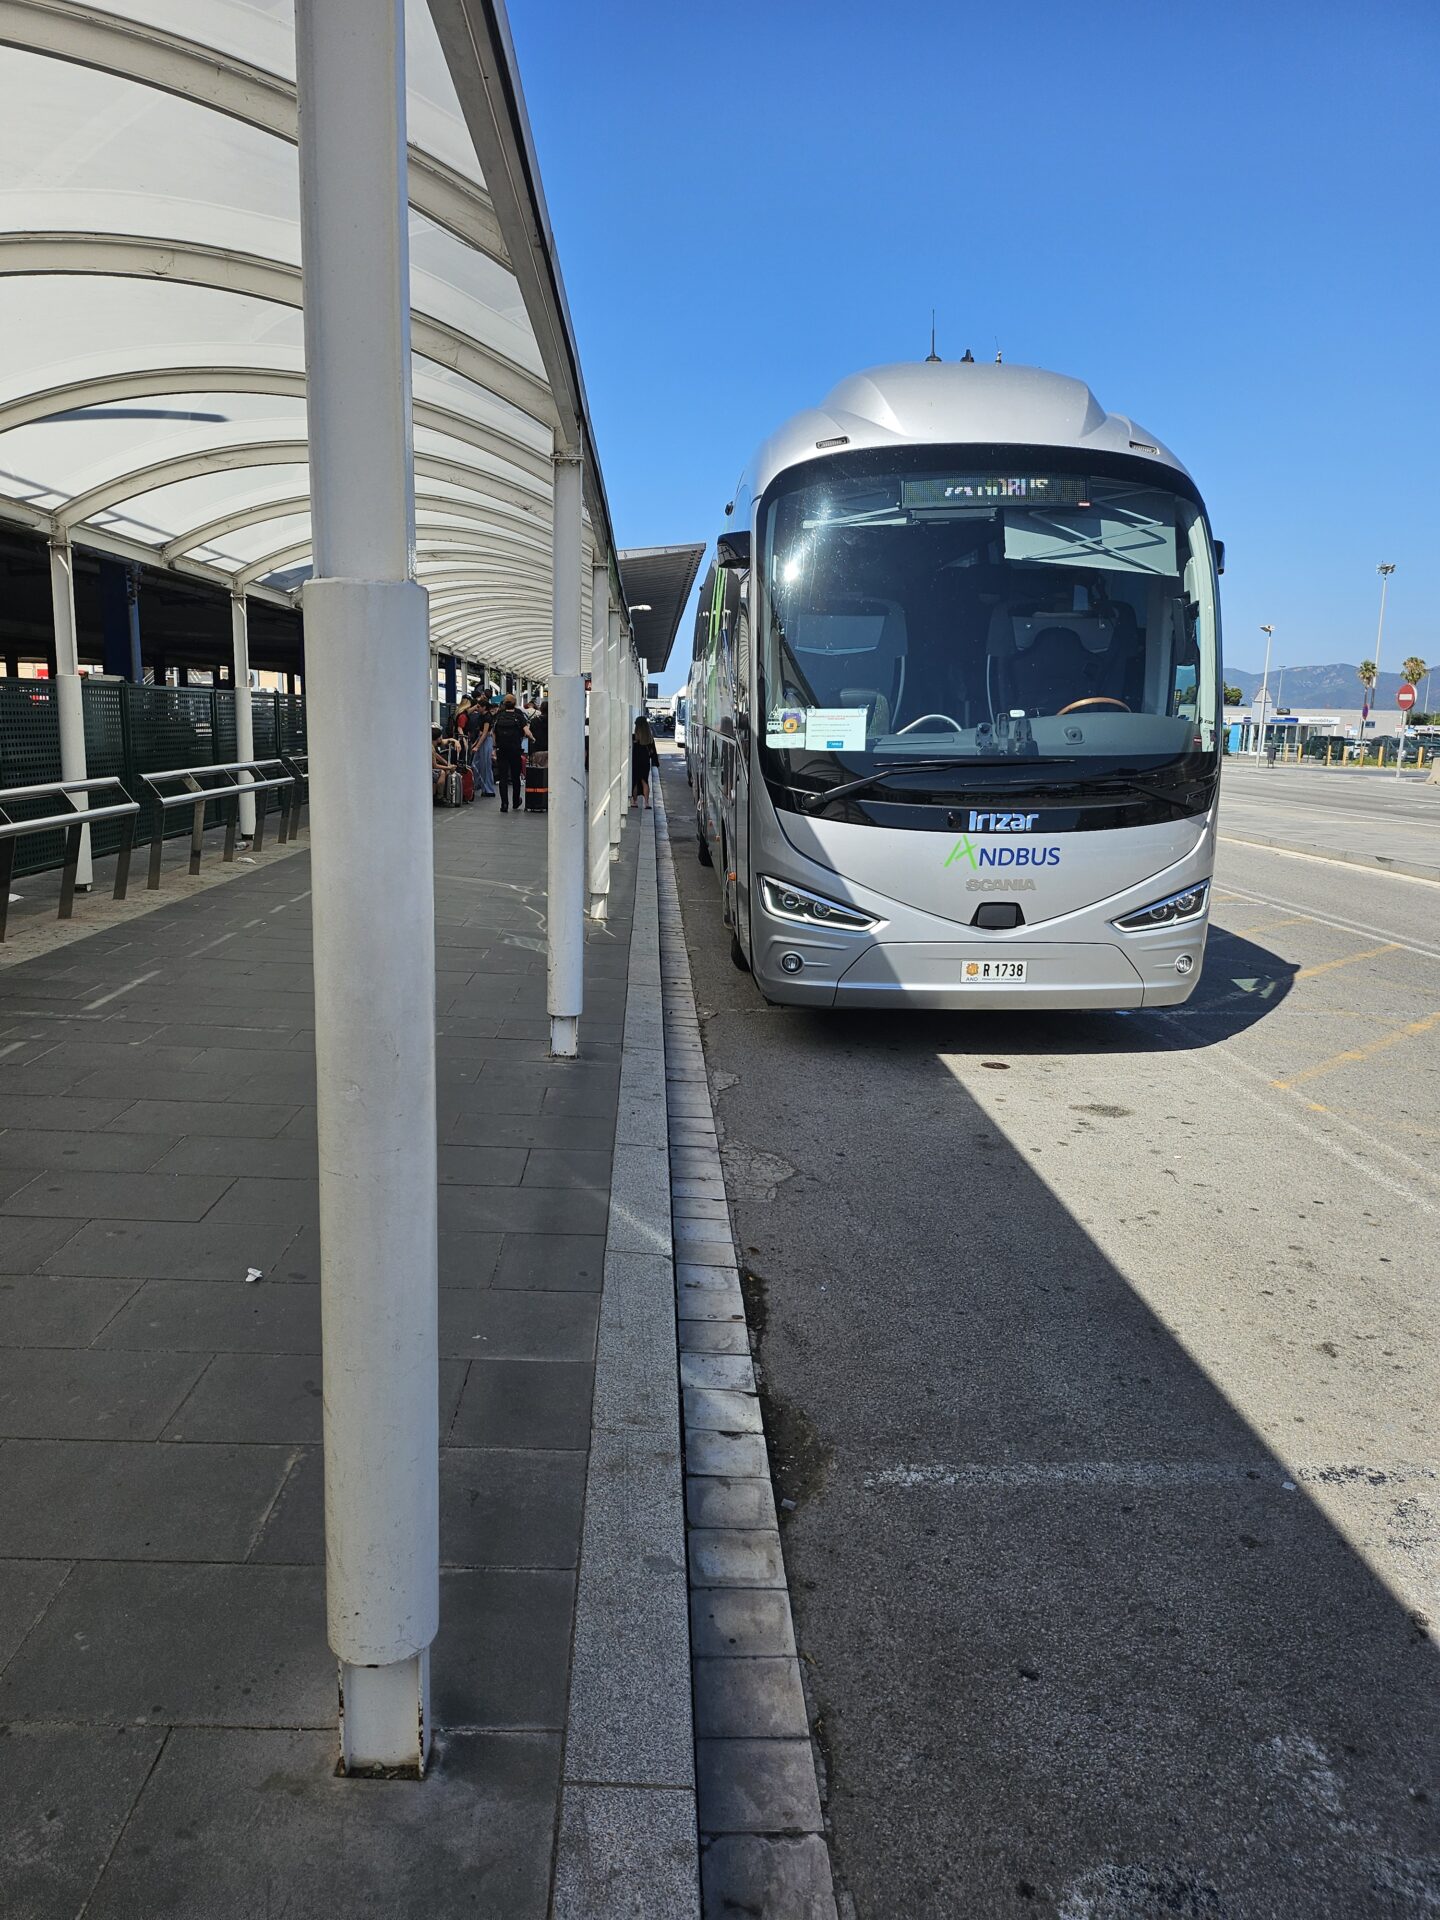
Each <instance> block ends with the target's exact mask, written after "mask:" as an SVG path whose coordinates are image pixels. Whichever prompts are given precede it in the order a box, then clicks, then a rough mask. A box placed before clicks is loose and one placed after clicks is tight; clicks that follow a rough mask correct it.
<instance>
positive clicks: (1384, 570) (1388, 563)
mask: <svg viewBox="0 0 1440 1920" xmlns="http://www.w3.org/2000/svg"><path fill="white" fill-rule="evenodd" d="M1375 571H1376V572H1377V573H1378V574H1379V576H1380V624H1379V626H1378V627H1376V629H1375V697H1376V699H1378V698H1379V697H1380V642H1381V641H1382V640H1383V639H1384V637H1385V595H1386V592H1387V590H1388V589H1389V586H1390V576H1391V574H1392V573H1393V572H1394V571H1395V562H1394V561H1393V560H1382V561H1381V562H1380V564H1379V566H1378V567H1376V569H1375ZM1360 745H1361V746H1362V748H1363V746H1364V745H1365V727H1364V723H1363V721H1362V723H1361V727H1360ZM1375 749H1376V752H1377V753H1378V752H1379V749H1380V741H1379V736H1378V735H1377V736H1376V741H1375ZM1362 758H1363V754H1362Z"/></svg>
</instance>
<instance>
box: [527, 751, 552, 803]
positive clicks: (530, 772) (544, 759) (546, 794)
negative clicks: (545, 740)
mask: <svg viewBox="0 0 1440 1920" xmlns="http://www.w3.org/2000/svg"><path fill="white" fill-rule="evenodd" d="M549 806H550V756H549V754H548V753H546V752H545V751H544V750H543V749H542V750H541V751H540V752H539V753H531V754H530V756H529V757H528V759H527V760H526V762H525V811H526V812H527V813H545V812H546V811H547V810H548V809H549Z"/></svg>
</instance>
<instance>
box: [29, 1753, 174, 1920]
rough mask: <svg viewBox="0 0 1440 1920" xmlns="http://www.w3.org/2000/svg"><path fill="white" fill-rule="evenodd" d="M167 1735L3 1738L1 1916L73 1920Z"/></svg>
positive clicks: (81, 1906) (36, 1919)
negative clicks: (2, 1914)
mask: <svg viewBox="0 0 1440 1920" xmlns="http://www.w3.org/2000/svg"><path fill="white" fill-rule="evenodd" d="M164 1737H165V1736H164V1732H163V1729H160V1728H148V1727H134V1728H130V1727H126V1728H102V1729H97V1728H93V1727H31V1728H13V1729H11V1730H9V1731H8V1732H7V1733H6V1734H5V1736H4V1737H3V1739H0V1755H3V1765H0V1835H3V1838H0V1913H4V1914H6V1915H8V1916H11V1920H22V1917H23V1920H75V1915H76V1914H77V1913H79V1912H80V1911H81V1909H82V1908H83V1906H84V1903H85V1897H86V1895H87V1894H88V1893H89V1892H90V1889H91V1888H92V1886H93V1885H94V1884H95V1880H96V1877H97V1876H98V1874H99V1873H100V1870H101V1868H102V1867H103V1866H104V1864H105V1861H106V1859H107V1858H108V1857H109V1854H110V1850H111V1848H112V1847H113V1846H114V1844H115V1841H116V1839H117V1838H118V1836H119V1834H120V1831H121V1829H122V1827H123V1826H124V1824H125V1820H126V1816H127V1815H128V1814H129V1812H130V1809H131V1807H132V1806H133V1805H134V1804H135V1799H136V1796H137V1795H138V1794H139V1792H140V1789H141V1787H142V1786H143V1785H144V1784H145V1780H146V1778H147V1776H148V1775H149V1772H150V1769H151V1768H152V1767H153V1766H154V1764H155V1756H156V1755H157V1754H158V1753H159V1751H160V1745H161V1742H162V1741H163V1739H164Z"/></svg>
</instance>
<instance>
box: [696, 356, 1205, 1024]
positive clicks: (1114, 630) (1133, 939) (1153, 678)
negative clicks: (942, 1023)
mask: <svg viewBox="0 0 1440 1920" xmlns="http://www.w3.org/2000/svg"><path fill="white" fill-rule="evenodd" d="M727 516H728V517H729V519H730V522H731V530H730V531H728V532H726V533H725V534H723V535H722V536H721V538H720V540H719V542H718V543H717V550H716V560H715V564H714V565H713V566H712V568H711V570H710V572H709V574H708V576H707V578H706V580H705V583H704V585H703V587H702V589H701V598H700V608H699V613H698V616H697V621H696V635H695V648H694V657H693V661H692V667H691V676H690V683H689V690H688V691H689V722H690V725H689V736H688V740H687V762H688V767H689V773H690V779H691V784H692V786H693V788H694V791H695V798H696V813H697V821H698V826H699V850H700V857H701V859H702V860H703V861H704V862H706V864H709V863H710V862H711V861H712V860H714V861H718V863H719V868H720V873H721V877H722V891H723V896H724V908H725V919H726V922H727V924H728V925H729V927H730V929H731V934H732V953H733V956H734V958H735V961H736V964H737V965H739V966H743V967H748V968H750V969H751V970H752V971H753V973H754V976H755V980H756V983H757V985H758V986H759V987H760V990H761V992H762V993H763V994H764V995H765V996H766V997H767V998H768V999H770V1000H773V1001H788V1002H796V1003H801V1004H805V1005H810V1006H845V1005H851V1006H914V1007H964V1006H971V1005H983V1006H988V1007H1003V1008H1020V1007H1122V1008H1123V1007H1140V1006H1174V1005H1175V1004H1177V1003H1178V1002H1180V1001H1182V1000H1184V999H1186V998H1187V997H1188V995H1189V994H1190V993H1191V992H1192V990H1193V989H1194V987H1195V984H1196V982H1197V980H1198V979H1199V977H1200V966H1201V960H1202V957H1203V954H1204V949H1205V933H1206V925H1207V916H1208V910H1209V889H1210V875H1211V871H1212V867H1213V862H1214V849H1215V823H1216V802H1217V792H1218V783H1219V773H1220V721H1221V717H1222V714H1223V706H1222V700H1221V679H1220V632H1219V605H1218V594H1217V588H1216V573H1217V570H1218V568H1217V555H1218V554H1219V552H1220V550H1219V548H1218V546H1217V544H1216V543H1215V542H1213V541H1212V540H1211V537H1210V531H1209V525H1208V522H1207V520H1206V515H1205V508H1204V504H1203V502H1202V501H1201V498H1200V495H1199V493H1198V491H1197V490H1196V487H1195V484H1194V482H1193V481H1192V480H1191V478H1190V476H1189V474H1188V473H1187V472H1186V471H1185V469H1184V467H1182V466H1181V464H1180V462H1179V461H1178V460H1177V459H1176V458H1175V456H1174V455H1173V454H1172V453H1170V452H1169V451H1168V450H1167V449H1166V448H1165V447H1164V446H1162V445H1161V444H1160V443H1159V442H1158V441H1157V440H1155V438H1154V437H1153V436H1152V435H1151V434H1149V433H1147V432H1145V431H1144V430H1142V429H1141V428H1140V427H1138V426H1137V425H1136V424H1135V423H1134V421H1132V420H1129V419H1127V418H1125V417H1124V416H1123V415H1119V414H1113V413H1106V412H1105V410H1104V409H1103V408H1102V407H1101V406H1100V405H1099V403H1098V402H1097V401H1096V399H1095V396H1094V395H1093V394H1092V393H1091V391H1090V389H1089V388H1088V387H1087V386H1086V385H1085V384H1084V383H1083V382H1082V381H1079V380H1072V379H1067V378H1065V377H1063V376H1061V375H1059V374H1053V373H1046V372H1042V371H1040V370H1039V369H1037V368H1032V367H1019V366H1001V365H998V364H997V365H982V364H977V363H975V362H972V361H969V360H966V361H962V362H956V363H951V364H941V363H939V362H936V361H930V362H925V363H923V364H919V365H899V366H890V367H877V368H874V369H872V370H871V371H869V372H866V373H860V374H855V375H853V376H852V377H851V378H849V379H847V380H844V381H842V382H841V384H840V385H839V386H838V387H836V388H835V390H834V392H833V393H831V394H830V396H829V397H828V399H826V401H825V402H824V403H823V405H822V406H821V407H820V408H819V409H818V410H816V411H813V412H808V413H802V414H799V415H798V416H797V417H796V418H795V419H793V420H791V421H790V422H788V423H787V425H785V426H784V427H782V428H781V429H780V431H779V432H778V433H776V434H774V435H773V436H772V437H771V438H770V439H769V440H767V441H766V442H765V444H764V445H763V446H762V447H761V449H760V451H759V452H758V454H757V455H756V456H755V458H754V460H753V461H752V463H751V465H750V467H749V469H748V470H747V472H746V475H745V477H744V479H743V480H742V482H741V485H740V487H739V489H738V491H737V495H736V499H735V501H734V502H733V503H732V506H731V507H730V508H728V509H727Z"/></svg>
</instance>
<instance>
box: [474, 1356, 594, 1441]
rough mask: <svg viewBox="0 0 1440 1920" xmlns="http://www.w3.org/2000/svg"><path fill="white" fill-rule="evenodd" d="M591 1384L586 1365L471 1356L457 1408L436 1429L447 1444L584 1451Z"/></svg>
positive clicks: (583, 1363) (589, 1373)
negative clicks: (446, 1426) (557, 1448)
mask: <svg viewBox="0 0 1440 1920" xmlns="http://www.w3.org/2000/svg"><path fill="white" fill-rule="evenodd" d="M594 1382H595V1369H594V1367H593V1366H591V1365H590V1364H589V1363H588V1362H585V1361H578V1360H492V1359H482V1358H476V1359H475V1360H472V1361H471V1363H470V1369H469V1377H468V1379H467V1381H466V1383H465V1392H464V1396H463V1398H462V1399H461V1401H460V1405H459V1409H458V1411H457V1412H456V1413H455V1415H454V1417H453V1420H452V1421H451V1422H450V1424H449V1426H448V1429H447V1428H442V1429H441V1431H442V1433H443V1434H444V1435H445V1437H446V1439H447V1441H448V1442H449V1444H451V1445H452V1446H461V1447H560V1448H563V1449H566V1450H567V1451H571V1452H573V1451H575V1450H576V1449H584V1448H586V1447H588V1446H589V1444H590V1401H591V1395H592V1392H593V1390H594Z"/></svg>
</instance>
